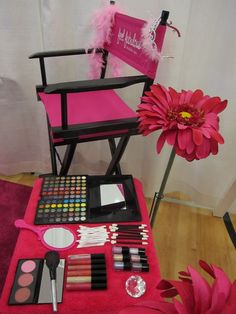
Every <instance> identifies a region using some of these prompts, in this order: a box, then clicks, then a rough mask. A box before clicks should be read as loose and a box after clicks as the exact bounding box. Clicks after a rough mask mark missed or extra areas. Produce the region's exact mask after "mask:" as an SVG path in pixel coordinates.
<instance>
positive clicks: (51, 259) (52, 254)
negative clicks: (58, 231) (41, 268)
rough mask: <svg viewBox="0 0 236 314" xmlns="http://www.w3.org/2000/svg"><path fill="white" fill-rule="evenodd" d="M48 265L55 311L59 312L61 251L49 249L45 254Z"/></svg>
mask: <svg viewBox="0 0 236 314" xmlns="http://www.w3.org/2000/svg"><path fill="white" fill-rule="evenodd" d="M45 260H46V265H47V267H48V269H49V274H50V279H51V288H52V308H53V312H57V289H56V271H57V266H58V264H59V262H60V256H59V253H58V252H56V251H48V252H47V253H46V254H45Z"/></svg>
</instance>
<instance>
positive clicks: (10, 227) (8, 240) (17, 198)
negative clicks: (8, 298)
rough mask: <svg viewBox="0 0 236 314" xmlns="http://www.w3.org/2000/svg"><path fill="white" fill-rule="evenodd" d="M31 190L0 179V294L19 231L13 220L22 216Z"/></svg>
mask: <svg viewBox="0 0 236 314" xmlns="http://www.w3.org/2000/svg"><path fill="white" fill-rule="evenodd" d="M31 191H32V188H31V187H29V186H25V185H21V184H16V183H11V182H7V181H3V180H0V220H1V233H0V295H1V291H2V288H3V285H4V281H5V277H6V274H7V271H8V267H9V263H10V260H11V255H12V253H13V250H14V247H15V244H16V241H17V236H18V233H19V232H18V230H17V229H16V228H15V227H14V221H15V220H16V219H19V218H23V216H24V212H25V209H26V206H27V202H28V200H29V197H30V193H31Z"/></svg>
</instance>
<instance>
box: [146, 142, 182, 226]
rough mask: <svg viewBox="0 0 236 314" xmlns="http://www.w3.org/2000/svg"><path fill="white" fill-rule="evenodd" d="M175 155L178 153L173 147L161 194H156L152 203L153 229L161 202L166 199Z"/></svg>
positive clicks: (151, 218) (160, 190)
mask: <svg viewBox="0 0 236 314" xmlns="http://www.w3.org/2000/svg"><path fill="white" fill-rule="evenodd" d="M175 155H176V153H175V149H174V147H173V148H172V151H171V153H170V157H169V161H168V164H167V166H166V170H165V173H164V177H163V179H162V182H161V186H160V189H159V192H156V193H155V196H154V200H153V203H152V208H151V211H150V220H151V227H153V225H154V222H155V218H156V214H157V211H158V208H159V205H160V202H161V200H162V198H163V197H164V195H163V193H164V190H165V186H166V182H167V180H168V177H169V174H170V170H171V167H172V165H173V162H174V159H175Z"/></svg>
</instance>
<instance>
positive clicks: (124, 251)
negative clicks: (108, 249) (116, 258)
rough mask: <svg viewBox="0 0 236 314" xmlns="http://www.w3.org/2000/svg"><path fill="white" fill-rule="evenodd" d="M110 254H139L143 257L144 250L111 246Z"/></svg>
mask: <svg viewBox="0 0 236 314" xmlns="http://www.w3.org/2000/svg"><path fill="white" fill-rule="evenodd" d="M112 252H113V253H115V254H116V253H117V254H132V255H133V254H140V255H145V252H146V250H145V249H143V248H132V247H128V246H113V247H112Z"/></svg>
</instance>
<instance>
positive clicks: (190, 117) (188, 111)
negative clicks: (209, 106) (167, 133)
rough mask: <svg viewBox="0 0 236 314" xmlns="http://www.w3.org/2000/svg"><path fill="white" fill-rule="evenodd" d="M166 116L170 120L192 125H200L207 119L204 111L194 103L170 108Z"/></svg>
mask: <svg viewBox="0 0 236 314" xmlns="http://www.w3.org/2000/svg"><path fill="white" fill-rule="evenodd" d="M166 117H167V119H168V120H169V121H175V122H176V123H180V124H183V125H189V126H192V127H199V126H201V125H202V124H203V123H204V121H205V117H204V111H202V110H199V109H197V108H195V107H194V106H193V105H192V104H182V105H179V106H176V107H172V108H170V109H169V110H168V112H167V116H166Z"/></svg>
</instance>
